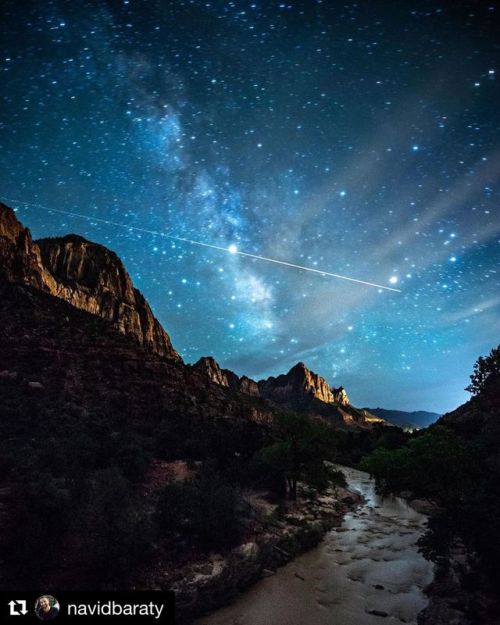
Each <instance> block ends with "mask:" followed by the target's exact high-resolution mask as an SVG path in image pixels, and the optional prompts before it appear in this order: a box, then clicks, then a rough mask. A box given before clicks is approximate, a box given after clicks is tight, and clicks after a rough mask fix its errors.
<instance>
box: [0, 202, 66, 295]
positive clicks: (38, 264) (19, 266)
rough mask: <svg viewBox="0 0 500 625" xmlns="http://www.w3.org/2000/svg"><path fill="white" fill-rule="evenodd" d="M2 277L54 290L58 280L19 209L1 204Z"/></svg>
mask: <svg viewBox="0 0 500 625" xmlns="http://www.w3.org/2000/svg"><path fill="white" fill-rule="evenodd" d="M0 278H1V279H3V280H5V281H7V282H15V283H21V284H26V285H29V286H33V287H35V288H37V289H41V290H43V291H48V292H50V291H51V289H52V288H54V287H55V280H54V279H53V278H52V276H51V275H50V273H49V272H48V271H47V270H46V269H45V268H44V266H43V263H42V258H41V253H40V249H39V247H38V246H37V245H36V244H34V243H33V238H32V236H31V232H30V231H29V230H28V228H25V227H24V226H23V225H22V224H21V223H20V222H19V221H18V219H17V217H16V214H15V212H14V211H13V210H12V209H11V208H9V207H8V206H5V204H2V203H0Z"/></svg>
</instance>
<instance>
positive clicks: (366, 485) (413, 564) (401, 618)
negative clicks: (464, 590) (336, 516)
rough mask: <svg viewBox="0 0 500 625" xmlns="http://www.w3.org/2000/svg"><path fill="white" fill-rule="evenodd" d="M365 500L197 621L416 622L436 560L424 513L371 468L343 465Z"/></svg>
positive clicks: (228, 624) (211, 624)
mask: <svg viewBox="0 0 500 625" xmlns="http://www.w3.org/2000/svg"><path fill="white" fill-rule="evenodd" d="M341 468H342V470H343V471H344V473H345V475H346V478H347V481H348V484H349V488H351V489H352V490H357V491H359V492H361V494H362V495H363V497H364V498H365V502H364V504H362V505H361V506H359V507H358V508H357V509H356V510H354V511H353V512H350V513H348V514H347V515H346V516H345V518H344V522H343V523H342V526H341V527H339V528H336V529H335V530H333V531H331V532H329V533H328V534H327V535H326V537H325V539H324V540H323V542H322V543H321V544H320V545H319V546H318V547H317V548H315V549H313V550H311V551H309V552H307V553H305V554H303V555H302V556H300V557H298V558H296V559H295V560H293V562H290V563H289V564H287V565H286V566H284V567H283V568H281V569H279V570H278V571H277V572H276V574H275V575H273V576H272V577H268V578H265V579H262V580H260V581H259V582H258V583H257V584H255V585H254V586H252V587H251V588H250V589H249V590H247V591H245V592H244V593H242V594H241V595H240V596H239V597H238V598H237V599H236V600H235V602H234V603H233V604H231V605H230V606H228V607H226V608H222V609H219V610H216V611H215V612H212V613H211V614H209V615H207V616H205V617H203V618H201V619H199V621H197V624H198V625H372V624H373V625H375V624H378V625H380V624H381V623H384V622H385V623H409V624H411V623H414V624H415V623H416V622H417V614H418V612H420V610H422V609H423V608H424V607H425V605H426V603H427V600H426V598H425V595H424V594H423V593H422V589H423V587H424V586H425V585H426V584H428V583H429V582H430V581H431V580H432V564H431V563H430V562H428V561H427V560H425V559H424V558H423V557H422V556H421V555H419V554H418V552H417V546H416V542H417V540H418V538H419V537H420V536H421V534H422V533H423V531H424V529H425V524H426V517H425V516H424V515H422V514H419V513H418V512H416V511H415V510H413V509H412V508H410V507H409V506H408V504H407V503H406V502H405V501H403V500H402V499H400V498H398V497H393V496H389V497H384V498H382V497H381V496H379V495H377V493H376V492H375V484H374V482H373V480H371V479H370V478H369V476H368V474H367V473H363V472H361V471H356V470H355V469H350V468H346V467H341Z"/></svg>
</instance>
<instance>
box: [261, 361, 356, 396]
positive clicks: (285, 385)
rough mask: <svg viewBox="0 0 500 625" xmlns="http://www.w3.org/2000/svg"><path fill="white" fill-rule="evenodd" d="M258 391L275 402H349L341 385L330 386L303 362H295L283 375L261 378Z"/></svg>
mask: <svg viewBox="0 0 500 625" xmlns="http://www.w3.org/2000/svg"><path fill="white" fill-rule="evenodd" d="M259 391H260V394H261V396H262V397H264V398H266V399H270V400H272V401H274V402H276V403H290V402H294V401H301V400H303V399H304V398H306V399H312V398H315V399H318V400H319V401H322V402H324V403H325V404H341V405H343V406H348V405H349V403H350V402H349V398H348V397H347V393H346V392H345V390H344V389H343V388H342V387H340V388H338V389H337V388H331V387H330V386H329V384H328V382H327V381H326V380H325V379H324V378H322V377H321V376H320V375H318V374H317V373H314V372H313V371H310V370H309V369H308V368H307V367H306V366H305V364H304V363H303V362H299V363H297V364H296V365H295V366H294V367H292V368H291V369H290V371H289V372H288V373H286V374H284V375H279V376H278V377H277V378H274V377H270V378H268V379H267V380H261V381H260V382H259Z"/></svg>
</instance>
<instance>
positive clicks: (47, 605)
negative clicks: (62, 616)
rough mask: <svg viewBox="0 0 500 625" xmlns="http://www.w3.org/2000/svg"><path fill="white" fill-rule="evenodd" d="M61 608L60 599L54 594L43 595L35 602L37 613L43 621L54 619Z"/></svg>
mask: <svg viewBox="0 0 500 625" xmlns="http://www.w3.org/2000/svg"><path fill="white" fill-rule="evenodd" d="M60 609H61V607H60V605H59V601H58V600H57V599H56V598H55V597H53V596H52V595H42V596H41V597H38V599H37V600H36V602H35V614H36V615H37V617H38V618H39V619H40V620H41V621H52V620H53V619H55V618H56V617H57V615H58V614H59V611H60Z"/></svg>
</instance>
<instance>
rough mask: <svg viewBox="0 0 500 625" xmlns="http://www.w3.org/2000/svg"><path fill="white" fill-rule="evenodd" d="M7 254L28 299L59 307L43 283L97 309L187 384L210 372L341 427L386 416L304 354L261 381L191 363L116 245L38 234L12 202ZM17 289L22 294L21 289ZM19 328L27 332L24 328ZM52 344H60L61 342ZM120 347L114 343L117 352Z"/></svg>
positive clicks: (212, 364)
mask: <svg viewBox="0 0 500 625" xmlns="http://www.w3.org/2000/svg"><path fill="white" fill-rule="evenodd" d="M0 261H1V263H0V281H4V282H6V283H9V284H16V285H18V286H20V285H23V286H25V287H31V289H27V290H25V291H23V295H22V298H23V301H24V302H25V303H26V302H27V301H28V300H30V301H35V300H36V301H37V305H36V308H37V309H40V307H42V302H44V303H45V304H44V305H46V307H47V308H48V309H51V308H53V305H52V304H51V303H50V299H42V300H40V298H39V297H38V296H36V295H35V293H34V291H33V289H35V290H38V291H39V292H40V293H44V294H47V295H51V296H53V297H55V298H57V299H59V300H62V301H64V302H66V303H67V304H70V305H71V306H73V307H75V308H77V309H79V310H82V311H85V312H87V313H90V314H91V315H96V316H98V317H100V318H102V319H104V320H106V321H107V322H110V323H111V324H112V326H113V327H114V328H115V329H116V330H117V331H118V332H119V333H121V334H123V335H126V336H127V337H131V338H133V339H134V341H135V343H136V344H137V345H139V346H140V347H143V348H145V349H146V350H147V351H148V352H151V353H153V354H156V355H157V356H160V357H164V358H166V359H168V360H169V361H172V362H173V363H177V364H180V365H182V366H183V367H184V369H183V371H184V372H185V378H186V379H184V381H181V380H179V381H178V383H179V384H181V385H182V384H184V385H185V384H186V383H188V380H193V381H194V382H193V383H194V384H195V385H199V380H200V379H203V380H205V384H208V385H209V387H210V386H216V387H218V389H219V390H218V391H217V393H219V392H220V389H224V391H225V392H226V396H227V398H228V400H229V398H232V399H231V401H242V402H243V403H245V401H244V400H243V399H242V398H243V397H249V398H253V399H255V400H259V401H260V404H259V407H258V408H257V409H256V414H257V415H260V416H257V419H261V417H262V415H263V414H268V413H269V412H270V411H272V410H274V409H276V408H280V409H283V408H285V409H290V410H295V411H298V412H301V413H303V414H306V415H309V416H312V417H319V418H321V419H324V420H326V421H328V422H329V423H331V424H332V425H334V426H337V427H346V426H347V427H351V426H352V427H370V425H371V424H372V423H373V422H377V421H381V419H379V418H378V417H374V416H373V415H368V414H365V413H364V412H363V411H361V410H357V409H356V408H354V407H353V406H351V404H350V401H349V397H348V396H347V393H346V391H345V389H344V388H343V387H339V388H334V387H330V386H329V384H328V383H327V381H326V380H325V379H324V378H322V377H321V376H320V375H318V374H316V373H314V372H313V371H310V370H309V369H308V368H307V367H306V365H305V364H304V363H301V362H299V363H298V364H296V365H295V366H294V367H292V368H291V369H290V371H288V373H286V374H283V375H279V376H277V377H269V378H267V379H265V380H260V381H258V382H257V381H255V380H252V379H251V378H248V377H246V376H242V377H239V376H238V375H236V374H235V373H233V372H232V371H230V370H228V369H222V368H221V367H220V365H219V364H218V363H217V362H216V361H215V359H214V358H212V357H210V356H209V357H204V358H201V359H200V360H199V361H198V362H197V363H195V364H194V365H184V363H183V362H182V359H181V357H180V356H179V354H178V353H177V352H176V350H175V349H174V348H173V346H172V342H171V340H170V337H169V335H168V334H167V333H166V332H165V330H164V329H163V328H162V326H161V324H160V323H159V321H158V320H157V319H156V318H155V317H154V315H153V313H152V311H151V308H150V307H149V304H148V303H147V301H146V300H145V298H144V296H143V295H142V294H141V293H140V292H139V291H138V290H137V289H136V288H134V286H133V284H132V280H131V278H130V276H129V274H128V273H127V271H126V270H125V267H124V266H123V263H122V261H121V260H120V258H119V257H118V256H117V255H116V254H115V253H114V252H113V251H111V250H109V249H107V248H106V247H104V246H102V245H99V244H97V243H93V242H91V241H88V240H86V239H84V238H83V237H80V236H77V235H74V234H71V235H67V236H64V237H58V238H45V239H40V240H38V241H34V240H33V238H32V236H31V233H30V231H29V229H28V228H25V227H24V226H23V225H22V224H21V223H20V222H19V221H18V219H17V217H16V214H15V212H14V211H13V210H12V209H11V208H9V207H7V206H5V205H4V204H0ZM16 293H17V297H21V291H19V290H18V291H17V292H16ZM44 318H45V317H44ZM40 331H42V330H40ZM16 332H19V333H20V332H21V329H20V328H18V329H17V330H16ZM61 340H62V339H61ZM38 347H40V346H38ZM31 349H35V347H34V346H32V347H31ZM51 349H54V350H55V349H56V347H55V344H52V346H51ZM112 354H113V350H112V351H111V353H110V356H109V357H110V358H111V356H112ZM120 354H121V352H120V350H119V354H118V355H116V356H115V358H117V359H118V360H119V358H120ZM193 376H194V377H193ZM200 376H201V377H200ZM173 378H174V379H175V378H176V376H173ZM125 379H126V377H125ZM155 392H156V391H155ZM227 393H229V395H227ZM236 398H237V399H236ZM208 403H209V404H210V401H208ZM264 406H267V408H264ZM182 409H183V410H184V409H185V407H183V408H182ZM210 411H211V409H210V408H208V412H210ZM229 412H233V413H237V412H238V411H237V410H230V411H229Z"/></svg>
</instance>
